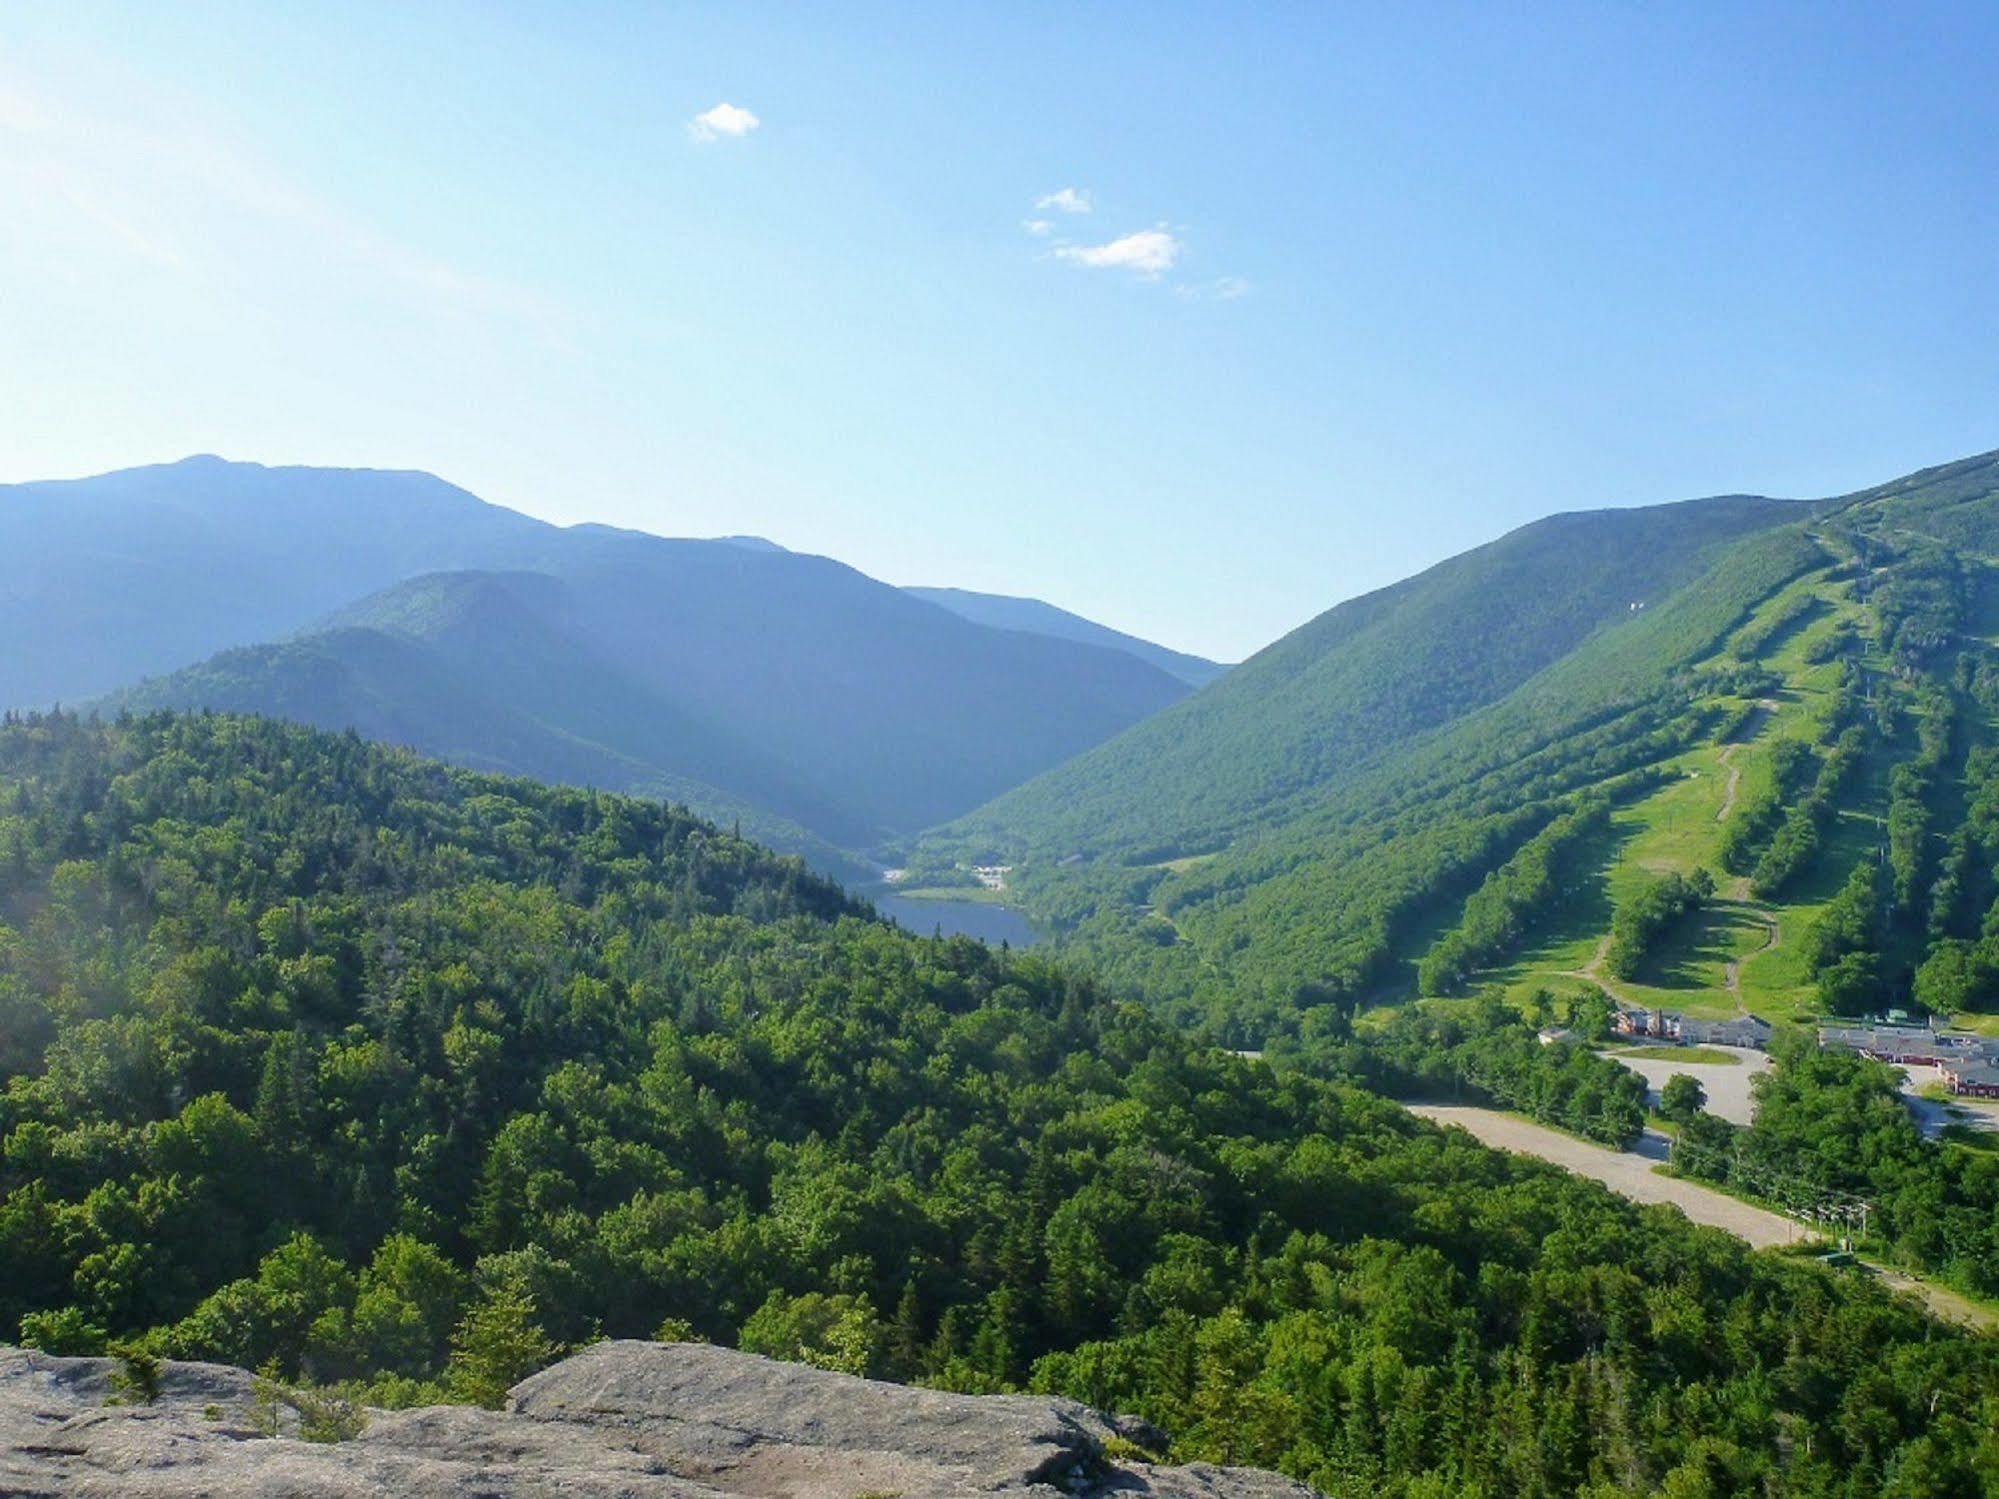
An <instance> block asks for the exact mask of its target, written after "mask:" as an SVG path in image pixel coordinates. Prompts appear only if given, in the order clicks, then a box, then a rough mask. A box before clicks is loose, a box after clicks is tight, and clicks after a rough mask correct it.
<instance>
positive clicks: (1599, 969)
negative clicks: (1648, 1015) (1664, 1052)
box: [1568, 932, 1645, 1010]
mask: <svg viewBox="0 0 1999 1499" xmlns="http://www.w3.org/2000/svg"><path fill="white" fill-rule="evenodd" d="M1609 956H1610V934H1609V933H1608V932H1606V933H1604V937H1603V940H1602V941H1601V942H1599V943H1597V945H1596V951H1595V952H1593V953H1591V954H1590V959H1589V961H1588V962H1587V963H1585V964H1583V966H1582V967H1580V968H1571V969H1570V970H1569V971H1568V976H1569V977H1570V978H1578V979H1588V980H1589V981H1590V982H1591V983H1592V984H1595V985H1596V986H1597V988H1599V989H1601V990H1603V992H1604V993H1605V994H1608V995H1609V996H1610V997H1611V998H1612V999H1613V1000H1615V1001H1616V1002H1617V1003H1618V1004H1621V1005H1624V1006H1626V1007H1628V1008H1630V1009H1634V1010H1642V1009H1643V1008H1645V1007H1644V1006H1643V1005H1641V1004H1639V1003H1638V1001H1637V1000H1635V999H1633V998H1632V997H1631V996H1630V995H1628V994H1626V993H1624V992H1623V991H1622V990H1620V989H1619V988H1618V987H1617V985H1616V984H1615V983H1613V982H1612V981H1611V980H1610V979H1607V978H1605V977H1604V973H1603V965H1604V960H1605V959H1607V958H1608V957H1609Z"/></svg>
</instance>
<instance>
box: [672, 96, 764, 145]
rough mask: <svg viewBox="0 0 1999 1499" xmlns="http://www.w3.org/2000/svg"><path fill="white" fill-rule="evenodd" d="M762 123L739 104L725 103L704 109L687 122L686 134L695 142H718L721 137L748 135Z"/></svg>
mask: <svg viewBox="0 0 1999 1499" xmlns="http://www.w3.org/2000/svg"><path fill="white" fill-rule="evenodd" d="M762 123H763V121H762V120H759V119H758V118H757V117H756V116H755V115H753V114H751V113H750V112H749V111H748V110H747V109H744V108H743V107H742V106H741V105H739V104H730V103H727V102H724V103H721V104H717V105H716V106H715V107H714V108H713V109H704V110H702V111H701V113H700V114H698V115H696V116H695V117H694V118H693V119H691V120H689V121H688V122H687V133H688V134H689V135H691V136H693V137H694V138H695V139H696V140H697V141H714V140H720V139H721V138H722V137H723V136H725V135H726V136H732V137H740V136H745V135H748V134H749V133H750V132H751V131H752V130H754V129H756V128H757V126H759V125H761V124H762Z"/></svg>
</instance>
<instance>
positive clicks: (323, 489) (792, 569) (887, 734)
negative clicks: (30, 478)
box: [0, 458, 1187, 876]
mask: <svg viewBox="0 0 1999 1499" xmlns="http://www.w3.org/2000/svg"><path fill="white" fill-rule="evenodd" d="M0 554H4V555H5V556H6V557H7V558H8V559H9V567H8V569H6V570H5V571H4V572H0V630H4V631H5V632H6V633H7V635H8V638H9V640H10V643H11V644H12V645H13V646H14V648H13V649H10V650H9V651H8V652H6V653H5V654H4V656H0V706H4V705H13V706H28V705H31V704H37V703H47V702H49V701H52V700H55V699H58V698H60V699H62V700H64V701H70V702H75V701H79V700H84V699H93V698H102V699H103V700H104V701H105V702H106V703H107V705H131V706H141V707H143V706H155V705H168V706H174V707H183V708H193V707H217V708H229V709H237V710H242V711H257V712H267V713H278V714H284V715H288V716H292V717H296V718H298V719H300V720H302V721H305V722H309V723H313V724H316V725H320V726H322V727H328V728H346V727H353V728H357V729H359V730H361V731H362V732H365V733H368V734H371V735H377V736H380V737H384V738H389V739H394V740H396V741H398V742H404V743H409V744H412V745H415V746H418V747H420V748H422V749H425V750H428V751H431V752H433V753H436V754H440V755H445V756H449V757H451V758H453V759H455V760H458V761H461V762H462V763H465V764H469V765H475V766H481V767H485V768H489V769H497V770H508V771H516V772H521V773H530V774H534V775H538V776H542V777H545V778H551V779H560V780H569V781H581V782H586V783H589V784H596V785H603V786H608V787H615V788H618V789H624V790H631V791H638V792H644V793H646V794H649V795H661V796H670V797H674V798H678V799H683V800H685V801H687V802H688V803H689V804H690V805H692V806H694V807H696V808H698V809H699V810H701V811H702V812H703V813H704V814H706V815H709V816H712V817H715V818H718V819H725V820H731V821H734V820H738V819H740V820H741V821H743V823H744V825H745V826H746V827H748V828H749V829H751V830H752V831H753V832H755V833H756V834H758V835H759V836H762V837H765V838H767V839H769V840H770V841H772V842H776V843H780V844H782V845H783V846H785V847H787V848H790V849H793V850H796V851H798V852H801V853H805V854H807V855H809V856H810V857H812V858H813V859H814V861H815V862H816V863H817V864H818V865H819V866H820V867H821V868H824V869H827V870H829V871H834V872H838V873H840V874H843V875H854V876H862V875H868V874H872V872H873V870H874V866H873V865H871V864H868V863H865V862H863V861H861V860H858V859H857V858H855V857H854V856H853V855H852V854H849V853H843V852H841V850H860V849H867V848H869V847H871V846H872V845H873V844H875V843H877V842H878V841H880V840H881V839H883V838H884V837H888V836H891V835H898V834H906V833H910V832H913V831H915V830H916V829H918V828H920V827H923V826H925V825H927V824H930V823H934V822H937V821H940V820H942V819H944V818H948V817H951V816H953V815H955V814H957V813H959V812H962V811H964V810H965V809H967V808H969V807H972V806H975V805H977V804H978V803H979V802H981V801H984V800H985V799H987V798H989V797H991V796H993V795H995V794H997V793H998V792H1000V791H1003V790H1005V789H1006V788H1007V787H1009V786H1012V785H1015V784H1017V783H1019V782H1020V781H1022V780H1024V779H1026V778H1027V777H1029V776H1031V775H1033V774H1035V773H1036V772H1038V771H1040V770H1042V769H1044V768H1046V767H1047V766H1049V765H1052V764H1054V763H1056V762H1058V761H1060V760H1063V759H1065V758H1068V757H1069V756H1071V755H1074V754H1076V753H1077V752H1079V751H1081V750H1083V749H1086V748H1088V747H1089V746H1090V745H1092V744H1094V743H1096V742H1098V741H1099V740H1101V739H1103V738H1105V737H1106V736H1108V735H1110V734H1112V733H1115V732H1117V731H1118V730H1120V729H1122V728H1124V727H1126V726H1127V725H1129V724H1131V723H1133V722H1135V721H1136V720H1138V719H1140V718H1142V717H1144V716H1146V715H1147V714H1149V713H1151V712H1153V711H1155V710H1156V709H1158V708H1160V707H1163V706H1165V705H1166V704H1168V703H1170V702H1172V701H1174V700H1175V699H1177V698H1178V697H1180V696H1182V695H1184V693H1185V692H1186V690H1187V689H1186V687H1185V684H1184V683H1182V682H1181V681H1180V680H1179V679H1178V678H1176V677H1174V676H1172V675H1170V674H1168V673H1167V672H1164V671H1161V670H1159V669H1158V668H1156V667H1154V666H1152V665H1150V664H1148V663H1147V662H1145V661H1144V660H1142V659H1139V654H1142V653H1139V654H1135V653H1134V652H1133V651H1132V650H1128V649H1125V648H1123V647H1120V648H1118V649H1108V648H1105V647H1103V646H1100V645H1095V644H1090V643H1085V642H1077V641H1073V640H1066V639H1058V638H1054V637H1053V636H1051V635H1049V634H1047V633H1045V632H1042V633H1022V632H1020V631H1017V630H1014V629H1010V628H989V627H986V626H983V625H980V624H977V623H975V622H973V621H970V620H967V619H965V618H962V617H961V616H960V615H958V614H957V613H954V612H952V611H949V610H945V609H941V608H938V607H935V606H933V605H930V604H927V603H925V602H923V601H922V600H920V599H918V598H916V597H914V596H912V595H910V594H908V593H905V592H904V591H902V590H900V589H897V588H892V587H890V586H889V585H887V584H884V583H879V582H876V581H875V580H873V579H871V578H868V577H866V576H864V575H863V574H861V573H859V572H856V571H855V570H853V569H852V568H849V567H846V566H843V565H842V564H840V563H838V562H834V561H831V560H829V559H827V558H823V557H813V556H807V555H804V554H800V553H794V552H788V551H786V550H785V549H783V548H782V547H776V546H772V545H769V544H763V545H760V546H749V545H745V544H743V543H742V541H741V539H740V538H738V539H730V540H720V541H675V540H668V539H665V538H661V537H656V536H649V535H645V534H643V533H641V532H635V531H628V530H619V529H615V528H612V527H606V526H592V525H585V526H574V527H568V528H561V527H555V526H550V525H546V524H544V523H542V522H540V521H536V520H532V519H530V518H529V517H526V516H523V515H519V514H516V513H514V512H512V511H507V510H503V509H500V508H498V507H496V506H492V505H487V504H485V503H484V502H482V501H480V500H478V499H477V498H476V497H474V496H472V495H470V494H468V493H466V492H465V491H463V490H460V489H456V488H454V487H452V486H451V485H448V484H445V483H443V482H442V481H441V480H438V479H434V478H432V477H430V476H429V475H425V474H398V473H377V472H372V471H364V470H339V469H310V468H265V467H263V466H262V465H258V464H236V463H226V462H224V461H222V460H220V459H215V458H195V459H189V460H186V461H185V462H182V463H177V464H167V465H160V466H157V467H153V468H146V469H134V470H129V471H126V472H124V473H118V474H107V475H103V476H100V477H99V478H96V479H90V480H79V481H74V482H70V483H61V484H42V485H22V486H15V487H13V488H10V489H5V490H0ZM1130 644H1131V645H1134V646H1135V645H1138V644H1142V643H1141V642H1131V643H1130ZM224 648H227V649H226V652H225V653H224V654H220V655H217V654H216V653H217V652H218V651H223V650H224ZM147 677H149V678H151V679H150V680H147V681H145V682H144V683H143V685H139V683H140V679H141V678H147ZM113 690H115V693H116V695H115V696H108V697H107V696H105V695H106V694H107V693H109V692H112V691H113Z"/></svg>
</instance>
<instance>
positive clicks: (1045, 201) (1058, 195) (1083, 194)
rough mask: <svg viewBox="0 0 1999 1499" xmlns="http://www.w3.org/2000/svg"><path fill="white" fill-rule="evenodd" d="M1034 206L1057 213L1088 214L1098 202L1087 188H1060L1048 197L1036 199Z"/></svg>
mask: <svg viewBox="0 0 1999 1499" xmlns="http://www.w3.org/2000/svg"><path fill="white" fill-rule="evenodd" d="M1034 206H1035V207H1036V208H1042V209H1052V210H1054V211H1055V212H1056V213H1088V212H1089V211H1090V210H1091V209H1092V208H1094V207H1096V202H1095V200H1094V199H1092V198H1091V196H1090V190H1089V189H1088V188H1087V187H1058V188H1057V189H1056V190H1055V191H1054V192H1052V193H1049V194H1048V195H1047V196H1045V197H1041V198H1036V199H1035V200H1034Z"/></svg>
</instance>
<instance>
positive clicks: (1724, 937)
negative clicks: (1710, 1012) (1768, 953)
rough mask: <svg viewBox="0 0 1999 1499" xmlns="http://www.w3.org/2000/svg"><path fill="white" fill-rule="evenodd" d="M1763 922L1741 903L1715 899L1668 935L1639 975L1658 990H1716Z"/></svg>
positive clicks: (1755, 939) (1751, 944) (1758, 935)
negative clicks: (1729, 965) (1725, 970)
mask: <svg viewBox="0 0 1999 1499" xmlns="http://www.w3.org/2000/svg"><path fill="white" fill-rule="evenodd" d="M1762 933H1763V922H1762V920H1761V919H1760V918H1759V917H1758V916H1757V914H1756V909H1755V907H1753V906H1751V905H1749V904H1748V903H1746V902H1743V901H1733V900H1717V901H1715V902H1713V903H1712V904H1710V905H1707V906H1703V907H1702V908H1701V909H1700V911H1699V912H1697V913H1696V914H1695V915H1693V916H1692V917H1689V918H1688V919H1687V920H1686V921H1684V922H1682V923H1680V925H1679V927H1678V928H1677V929H1676V930H1675V931H1674V932H1672V933H1671V934H1669V935H1668V937H1667V938H1666V940H1665V941H1664V942H1662V943H1661V944H1660V945H1659V948H1658V950H1657V951H1656V952H1655V953H1654V954H1653V956H1652V961H1650V962H1649V963H1647V964H1646V965H1645V967H1644V968H1643V969H1642V970H1641V971H1640V973H1639V975H1638V980H1637V981H1638V982H1639V983H1641V984H1648V985H1650V986H1652V987H1653V988H1657V989H1681V990H1687V989H1701V990H1718V989H1720V988H1721V987H1722V981H1721V972H1722V968H1723V967H1724V965H1726V964H1727V962H1728V960H1729V959H1730V958H1732V957H1734V956H1735V955H1736V954H1737V953H1738V952H1742V953H1745V954H1746V953H1747V952H1748V950H1749V949H1751V948H1753V947H1754V946H1755V945H1756V944H1757V942H1759V941H1760V940H1761V939H1762Z"/></svg>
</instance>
